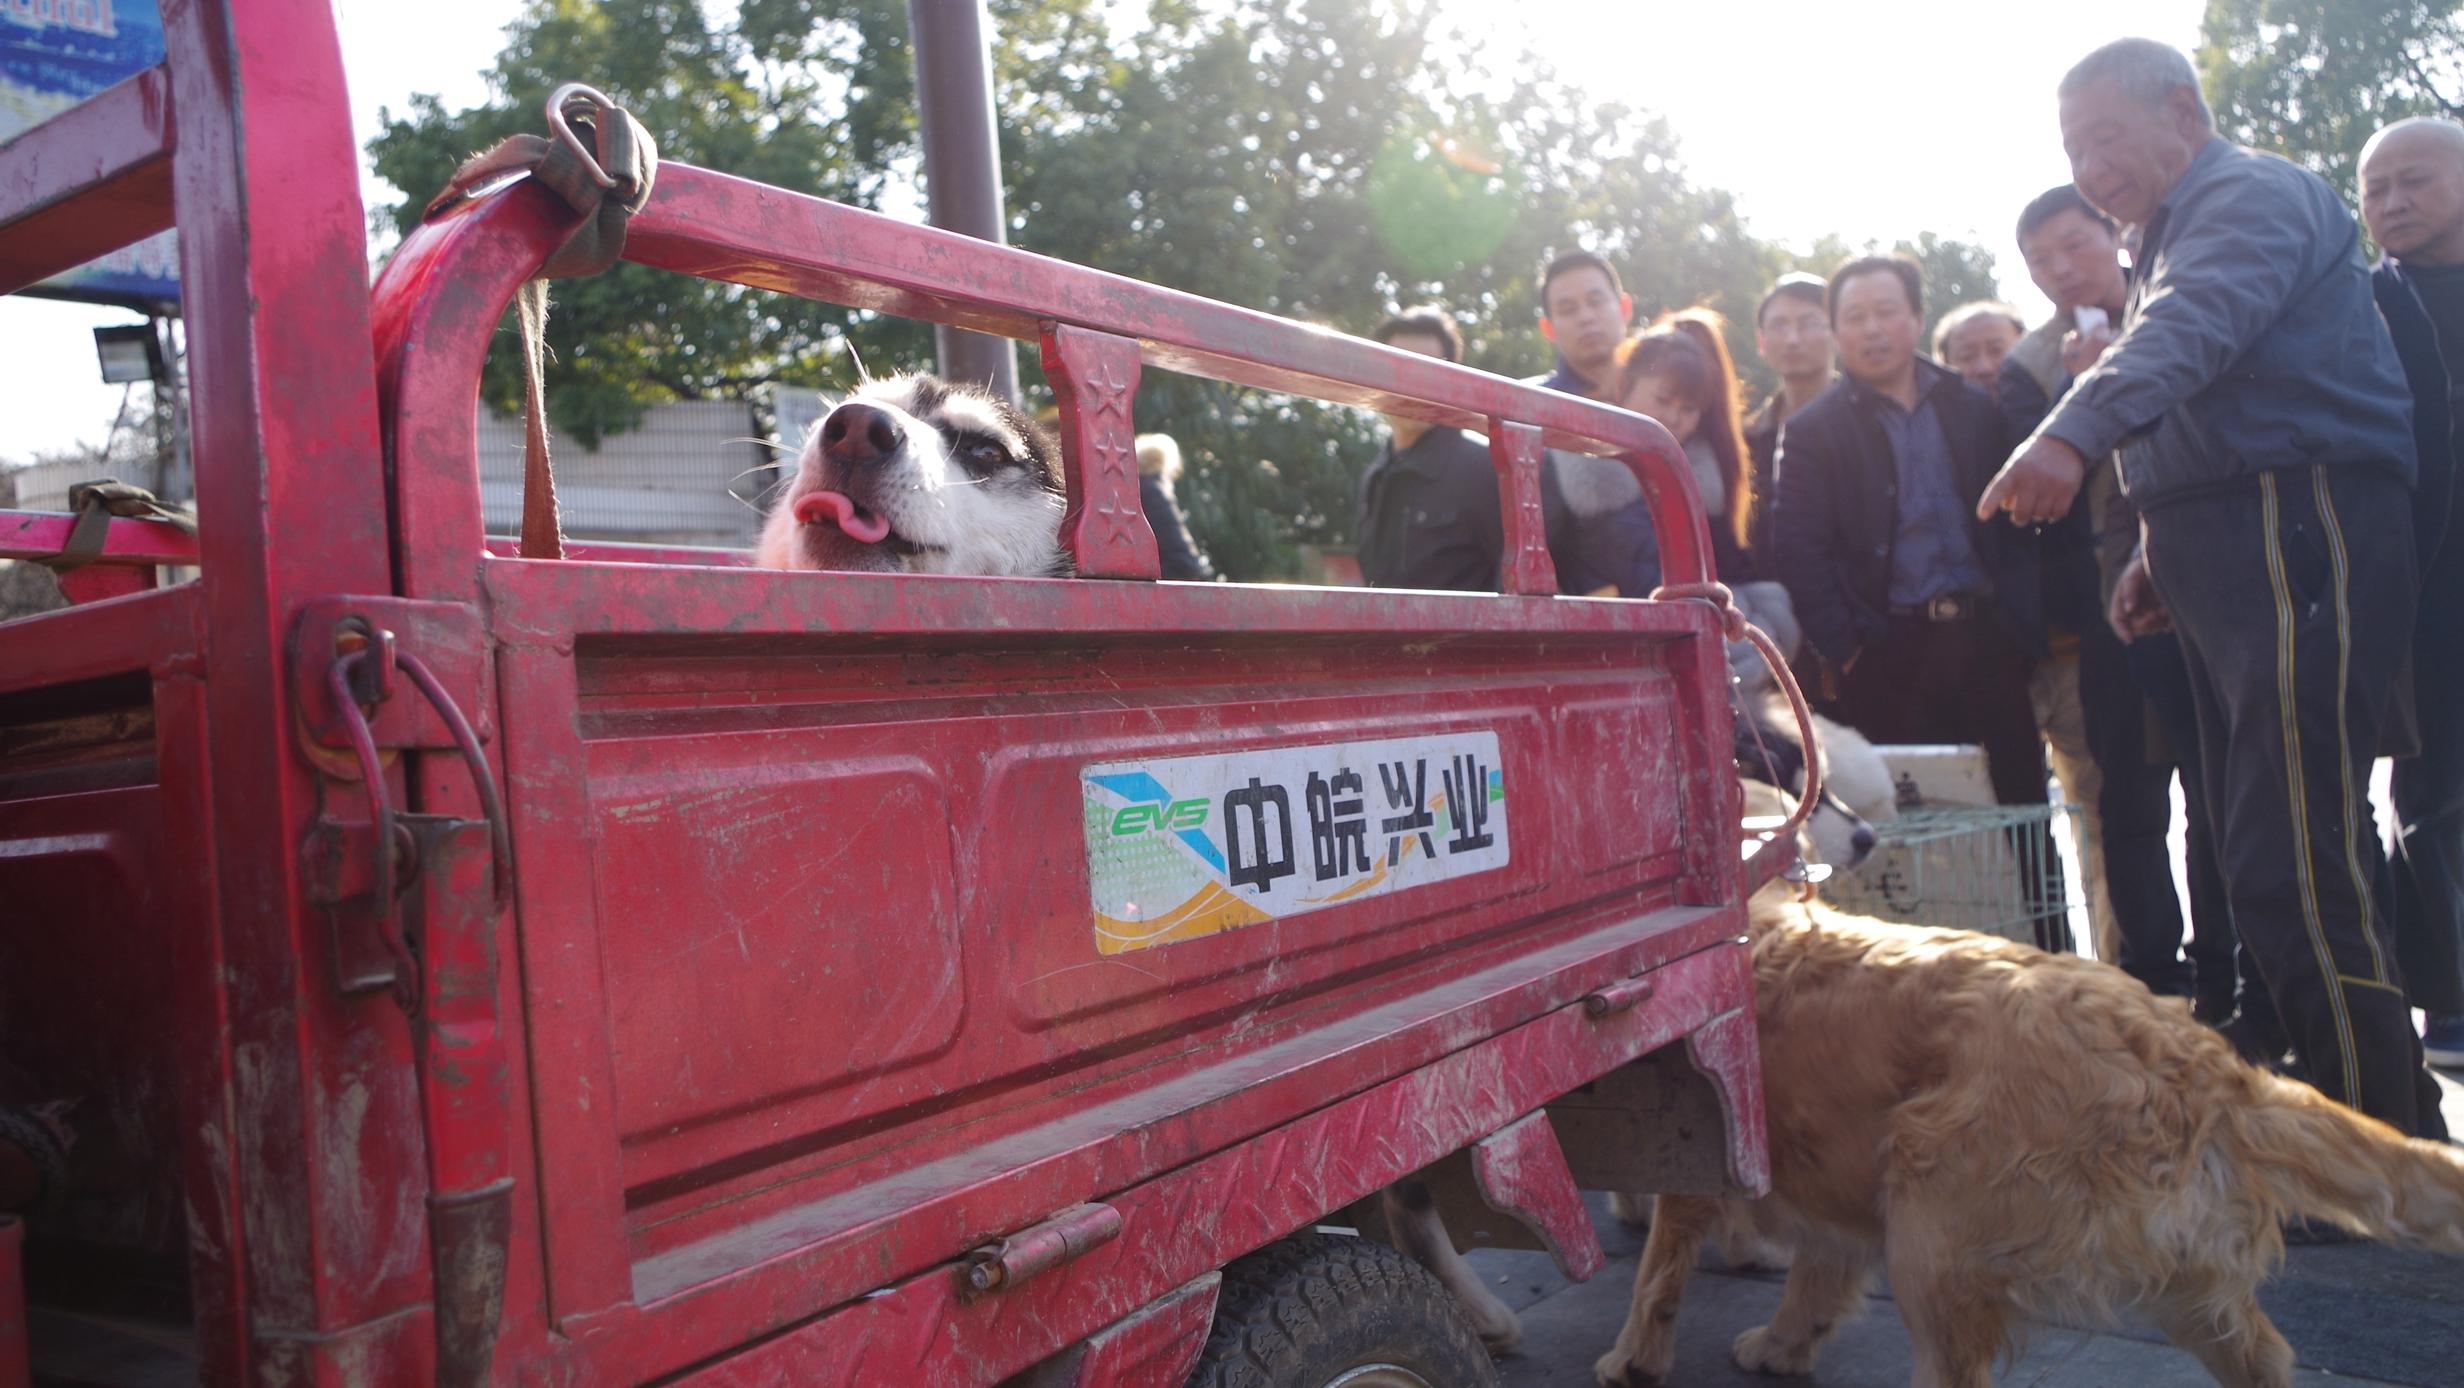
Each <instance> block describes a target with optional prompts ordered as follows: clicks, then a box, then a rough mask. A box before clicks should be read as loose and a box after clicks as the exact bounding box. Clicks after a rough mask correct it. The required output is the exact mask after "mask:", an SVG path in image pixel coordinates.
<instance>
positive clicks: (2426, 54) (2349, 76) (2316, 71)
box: [2198, 0, 2464, 196]
mask: <svg viewBox="0 0 2464 1388" xmlns="http://www.w3.org/2000/svg"><path fill="white" fill-rule="evenodd" d="M2198 62H2199V70H2200V73H2201V75H2202V77H2203V78H2204V80H2205V83H2206V87H2207V99H2208V104H2209V105H2211V106H2213V107H2214V108H2215V111H2216V123H2217V126H2218V128H2219V129H2220V130H2222V131H2223V133H2224V134H2225V135H2226V136H2227V137H2229V138H2231V139H2234V140H2237V141H2240V142H2241V143H2243V144H2246V145H2250V146H2253V147H2255V148H2258V149H2264V150H2272V151H2274V152H2275V153H2278V154H2281V155H2284V156H2285V157H2286V158H2289V159H2293V160H2295V161H2297V162H2299V163H2302V164H2304V165H2307V166H2308V167H2310V168H2311V169H2313V170H2315V171H2317V172H2318V173H2319V174H2320V175H2321V176H2323V177H2324V178H2326V179H2327V181H2328V182H2329V183H2330V184H2332V185H2334V186H2335V187H2336V188H2337V189H2338V190H2340V191H2342V192H2344V193H2346V194H2347V195H2348V196H2350V195H2351V194H2352V190H2353V189H2354V187H2355V186H2356V179H2355V168H2356V165H2357V163H2358V161H2359V160H2360V158H2361V147H2362V145H2363V144H2364V143H2365V142H2367V141H2368V140H2369V138H2370V136H2371V134H2372V132H2374V131H2376V130H2377V129H2378V128H2379V127H2380V126H2383V125H2386V124H2387V123H2389V122H2391V121H2396V120H2401V119H2403V118H2404V117H2406V116H2434V115H2445V116H2464V11H2459V10H2458V9H2457V7H2456V5H2455V0H2208V5H2207V16H2206V20H2205V23H2204V25H2203V27H2202V31H2201V44H2200V48H2199V55H2198Z"/></svg>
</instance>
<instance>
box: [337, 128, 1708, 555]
mask: <svg viewBox="0 0 2464 1388" xmlns="http://www.w3.org/2000/svg"><path fill="white" fill-rule="evenodd" d="M575 222H576V214H574V213H573V212H572V211H570V210H569V209H567V208H566V207H565V206H564V205H563V204H562V203H560V202H559V201H558V200H557V199H556V198H554V197H553V196H552V195H550V194H549V193H547V192H546V191H545V190H544V189H540V188H536V187H531V186H528V185H526V184H517V185H515V186H513V187H511V188H508V189H506V190H505V191H503V192H502V193H500V194H498V195H496V196H494V197H491V198H488V199H485V200H482V201H480V202H477V203H474V204H469V205H466V206H465V207H464V208H462V209H460V210H457V211H455V212H452V213H449V214H447V215H446V216H444V217H442V218H441V219H439V220H438V221H435V222H432V223H430V224H429V225H427V226H424V227H421V228H420V229H418V230H417V231H415V232H413V233H412V234H411V235H410V236H409V237H408V238H406V239H405V240H404V242H403V244H402V247H401V249H400V250H399V251H398V252H397V253H396V255H395V257H394V259H393V261H392V262H391V263H390V264H389V265H388V266H387V267H386V269H385V272H384V273H383V274H382V275H381V276H380V277H379V279H378V282H377V287H376V298H375V304H374V310H373V317H374V319H375V323H376V329H377V354H378V359H379V362H380V371H381V373H382V388H383V389H384V390H385V392H386V394H387V397H388V400H389V402H390V404H391V407H392V408H391V409H390V410H389V411H388V415H387V417H388V419H389V421H390V427H391V429H392V444H393V450H394V456H395V461H396V476H397V486H398V488H399V492H398V496H397V501H398V503H399V505H400V508H401V516H402V520H403V531H404V534H403V540H402V549H401V552H400V553H399V554H398V556H397V558H398V560H399V562H400V564H401V566H402V570H403V577H404V580H405V583H406V585H407V586H408V590H409V591H413V592H419V593H423V594H426V595H431V596H438V597H448V596H456V595H458V594H467V593H469V592H471V591H474V590H475V587H476V582H477V579H476V575H475V574H472V573H469V572H468V570H469V567H470V559H471V556H473V555H475V554H477V553H479V552H480V551H481V549H482V548H483V546H484V544H485V540H484V537H483V535H482V533H481V526H480V508H479V479H478V470H477V465H476V462H475V457H476V439H475V429H476V425H475V422H474V421H475V419H476V409H477V390H478V378H479V368H480V366H481V364H482V363H483V361H484V358H485V353H486V348H487V343H488V340H489V337H490V335H491V334H492V333H493V332H494V331H495V328H496V325H497V323H498V322H499V321H500V319H501V317H502V314H503V310H504V308H505V306H506V305H507V304H508V303H510V302H511V299H512V295H513V293H514V291H515V289H516V288H517V287H518V286H519V285H520V284H521V283H522V282H523V281H524V280H525V279H528V278H530V277H531V276H532V275H534V274H535V273H536V271H537V269H538V267H539V266H540V265H542V264H543V263H545V261H546V260H547V258H548V256H549V254H550V253H551V252H553V251H554V250H555V248H556V247H557V246H558V245H559V244H560V243H561V242H562V241H563V240H564V239H565V237H566V236H567V235H568V234H569V233H570V232H571V230H572V229H573V226H574V225H575ZM625 256H626V258H627V259H629V260H633V261H636V262H638V263H640V264H643V265H650V266H655V267H658V268H662V269H668V270H675V271H678V272H680V273H685V274H692V275H699V276H702V277H705V278H710V279H718V280H725V281H728V282H731V283H736V284H743V285H747V286H751V287H754V288H761V289H770V290H775V291H778V292H782V293H790V294H796V295H799V296H802V297H805V298H811V299H819V300H825V301H828V302H833V303H839V304H845V305H849V306H853V307H860V308H868V309H875V310H879V311H881V312H885V313H893V314H898V315H901V316H905V317H910V318H919V319H924V320H927V321H931V322H936V323H944V324H949V325H952V326H957V327H964V328H972V329H976V330H978V331H982V332H989V333H997V334H1001V335H1004V336H1008V337H1012V338H1018V339H1022V340H1031V341H1037V342H1039V343H1040V344H1041V345H1042V349H1043V353H1042V354H1043V361H1044V366H1045V370H1046V373H1047V375H1048V377H1049V378H1050V379H1051V380H1052V381H1053V384H1054V388H1055V393H1056V394H1057V395H1058V396H1059V398H1060V402H1061V406H1062V433H1063V436H1064V438H1063V444H1064V449H1063V452H1064V457H1065V461H1066V464H1067V469H1068V474H1069V475H1068V482H1069V488H1070V497H1071V499H1070V512H1069V515H1068V517H1067V519H1066V520H1065V521H1064V525H1063V534H1064V538H1065V539H1066V540H1067V541H1068V542H1069V544H1070V546H1071V550H1072V554H1073V557H1074V559H1075V560H1076V562H1077V566H1078V569H1079V572H1080V573H1081V574H1084V575H1089V576H1100V577H1113V578H1152V577H1154V576H1155V573H1156V570H1155V559H1154V550H1153V541H1152V538H1151V536H1149V535H1148V534H1147V532H1146V529H1145V526H1144V523H1143V521H1142V520H1139V519H1138V515H1139V512H1138V503H1137V478H1136V472H1135V467H1134V463H1133V462H1132V461H1131V460H1130V459H1129V456H1128V448H1127V445H1128V441H1129V437H1130V435H1131V434H1132V433H1133V432H1134V429H1135V423H1134V421H1133V420H1132V418H1131V413H1130V403H1129V402H1130V398H1131V396H1132V394H1133V393H1134V391H1135V388H1136V382H1137V373H1138V369H1139V367H1140V365H1141V364H1152V365H1156V366H1162V367H1166V368H1169V369H1172V370H1175V371H1184V372H1190V373H1193V374H1198V375H1203V376H1210V377H1213V378H1215V379H1218V380H1223V381H1228V382H1233V383H1236V384H1241V385H1248V386H1255V387H1259V388H1262V389H1267V390H1276V391H1284V392H1289V393H1293V394H1300V395H1307V396H1313V397H1315V398H1318V399H1322V400H1328V401H1334V402H1337V403H1343V404H1352V405H1361V406H1366V407H1368V408H1372V409H1377V410H1381V411H1385V412H1388V413H1393V414H1401V415H1408V416H1415V417H1419V418H1424V419H1428V420H1431V421H1434V422H1437V423H1440V424H1450V425H1456V426H1460V427H1464V428H1470V429H1479V430H1484V431H1486V432H1487V433H1488V435H1489V437H1490V440H1491V450H1492V454H1493V456H1494V457H1495V459H1496V462H1497V467H1498V472H1499V479H1500V482H1499V485H1500V496H1501V500H1502V501H1503V502H1504V503H1505V504H1504V520H1505V535H1506V552H1507V555H1508V563H1507V565H1506V570H1507V574H1506V576H1507V587H1508V590H1509V591H1512V592H1523V593H1545V592H1550V591H1553V590H1554V583H1553V576H1552V574H1551V571H1550V570H1549V568H1548V566H1547V564H1546V559H1545V553H1546V536H1545V535H1544V534H1543V533H1542V530H1541V520H1540V508H1539V466H1540V449H1541V448H1542V447H1543V446H1545V447H1551V448H1570V449H1577V450H1581V451H1585V452H1594V453H1600V454H1604V455H1607V456H1611V457H1615V458H1618V459H1620V460H1621V461H1623V462H1624V463H1625V464H1626V465H1627V466H1628V467H1630V468H1632V469H1633V470H1634V473H1635V475H1636V477H1637V478H1638V479H1639V480H1640V481H1641V483H1642V485H1643V489H1644V492H1645V495H1646V496H1647V497H1648V498H1649V499H1650V501H1651V502H1652V512H1653V517H1654V523H1655V526H1656V528H1657V530H1658V535H1659V542H1660V553H1661V563H1662V569H1663V572H1664V574H1665V575H1666V577H1667V579H1668V581H1670V582H1672V583H1684V582H1691V581H1696V580H1700V579H1705V578H1708V577H1710V574H1709V572H1708V566H1707V563H1706V559H1705V556H1706V555H1707V554H1708V553H1709V540H1708V533H1707V531H1706V529H1705V522H1704V519H1703V513H1702V507H1701V503H1700V500H1699V498H1698V496H1697V495H1696V492H1695V489H1694V483H1693V478H1692V474H1691V471H1690V470H1689V469H1688V467H1687V465H1686V463H1685V460H1684V455H1683V454H1682V453H1681V452H1680V451H1679V450H1678V448H1677V446H1676V443H1675V441H1674V440H1673V439H1671V438H1670V437H1669V435H1668V433H1667V431H1666V430H1664V429H1662V428H1661V427H1660V426H1659V425H1657V424H1656V423H1653V422H1652V421H1650V420H1648V419H1645V418H1643V417H1642V416H1640V415H1635V414H1630V413H1628V412H1626V411H1624V410H1619V409H1613V408H1610V407H1608V406H1605V405H1600V404H1595V403H1593V402H1590V401H1587V400H1581V399H1577V398H1575V397H1572V396H1567V395H1560V394H1557V393H1555V392H1552V391H1545V390H1541V389H1539V388H1537V387H1532V386H1526V385H1522V384H1519V383H1517V382H1514V381H1509V380H1506V379H1504V378H1501V377H1497V376H1492V375H1489V374H1488V373H1486V372H1481V371H1474V370H1471V369H1470V368H1467V367H1463V366H1458V365H1455V364H1453V363H1450V362H1444V361H1439V360H1435V359H1433V358H1429V357H1423V356H1418V355H1415V354H1412V353H1408V352H1400V351H1395V350H1393V349H1390V348H1386V347H1382V346H1379V345H1377V344H1374V343H1370V342H1366V341H1363V340H1361V339H1359V338H1354V337H1350V336H1347V335H1344V334H1341V333H1336V332H1331V331H1328V330H1326V329H1323V328H1317V327H1312V326H1309V325H1306V324H1302V323H1295V322H1292V321H1289V320H1287V319H1282V318H1277V317H1274V316H1272V315H1269V314H1264V313H1259V312H1256V311H1254V310H1250V309H1244V308H1237V307H1234V306H1232V305H1228V304H1221V303H1216V302H1213V301H1211V300H1207V299H1202V298H1199V297H1197V296H1195V295H1191V294H1185V293H1182V292H1180V291H1178V290H1172V289H1165V288H1161V287H1158V286H1155V285H1150V284H1144V283H1140V282H1138V281H1135V280H1130V279H1125V278H1123V277H1121V276H1118V275H1112V274H1107V273H1105V272H1102V271H1099V270H1090V269H1087V268H1085V267H1083V266H1077V265H1071V264H1068V263H1066V262H1063V261H1056V260H1051V259H1048V258H1046V257H1043V256H1039V255H1034V254H1032V253H1029V252H1026V251H1020V250H1015V249H1011V248H1009V247H1005V246H996V245H992V244H989V243H986V242H981V241H975V240H971V239H969V238H967V237H963V236H958V235H954V234H952V233H948V232H943V231H937V230H933V229H930V228H922V227H916V226H912V225H908V224H906V223H901V222H897V221H894V220H892V219H890V218H887V217H883V216H880V215H879V214H876V213H871V212H865V211H862V210H859V209H856V208H850V207H844V206H840V205H838V204H835V203H831V202H826V201H823V200H821V199H818V198H812V197H807V196H804V195H802V194H798V193H792V192H788V191H786V190H784V189H780V188H773V187H769V186H767V185H764V184H759V183H753V182H749V181H747V180H744V179H739V178H733V177H730V176H728V175H725V174H718V173H712V172H709V171H707V170H703V169H697V168H693V167H691V166H688V165H679V164H670V165H668V166H666V167H664V168H663V169H661V170H660V173H659V182H658V190H657V192H656V194H655V195H654V196H653V197H652V199H651V201H650V203H649V205H648V206H647V207H645V208H644V209H643V210H642V212H641V213H639V214H638V215H637V216H635V218H634V219H633V223H632V227H631V231H630V233H629V235H628V239H627V242H626V248H625Z"/></svg>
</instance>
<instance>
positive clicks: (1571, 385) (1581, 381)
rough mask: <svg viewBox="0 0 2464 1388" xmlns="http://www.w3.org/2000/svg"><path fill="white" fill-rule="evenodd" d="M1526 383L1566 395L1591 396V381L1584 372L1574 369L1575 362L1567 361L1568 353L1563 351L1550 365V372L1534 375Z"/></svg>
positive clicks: (1588, 397) (1585, 397) (1587, 397)
mask: <svg viewBox="0 0 2464 1388" xmlns="http://www.w3.org/2000/svg"><path fill="white" fill-rule="evenodd" d="M1524 384H1526V385H1535V386H1538V387H1540V388H1541V389H1542V390H1554V391H1558V392H1560V393H1562V394H1566V395H1579V396H1582V397H1583V398H1584V399H1586V400H1588V399H1590V398H1591V382H1590V381H1589V380H1588V379H1587V378H1585V377H1584V375H1583V373H1582V372H1580V371H1577V370H1575V369H1574V363H1572V362H1569V361H1567V360H1566V354H1565V353H1563V352H1559V353H1558V354H1557V357H1556V360H1555V362H1554V363H1553V364H1552V365H1551V366H1550V367H1549V374H1547V375H1546V376H1534V377H1533V378H1532V379H1530V380H1529V381H1526V382H1524Z"/></svg>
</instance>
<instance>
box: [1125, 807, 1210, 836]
mask: <svg viewBox="0 0 2464 1388" xmlns="http://www.w3.org/2000/svg"><path fill="white" fill-rule="evenodd" d="M1206 809H1207V806H1206V802H1205V801H1204V800H1174V801H1171V802H1170V803H1165V802H1161V801H1158V802H1156V803H1154V804H1148V805H1124V806H1122V807H1121V809H1120V810H1119V811H1118V812H1117V813H1115V814H1114V815H1113V816H1112V836H1113V837H1114V838H1116V839H1119V838H1127V837H1129V836H1130V835H1131V834H1143V833H1146V832H1148V831H1150V830H1155V829H1199V828H1203V827H1205V825H1206Z"/></svg>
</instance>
